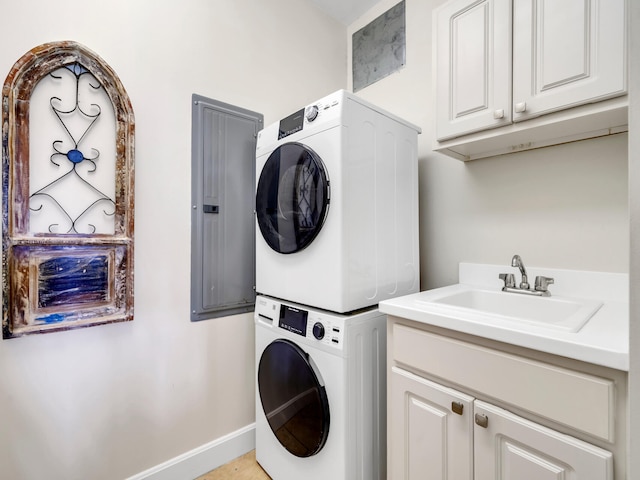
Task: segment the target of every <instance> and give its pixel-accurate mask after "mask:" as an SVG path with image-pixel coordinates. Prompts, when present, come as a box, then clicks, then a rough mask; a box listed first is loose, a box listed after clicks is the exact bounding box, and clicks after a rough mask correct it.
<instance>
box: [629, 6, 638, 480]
mask: <svg viewBox="0 0 640 480" xmlns="http://www.w3.org/2000/svg"><path fill="white" fill-rule="evenodd" d="M639 22H640V2H633V1H632V2H629V25H638V23H639ZM629 37H630V38H629V45H630V50H631V52H630V55H629V75H630V77H631V81H630V82H629V84H630V92H629V95H630V97H631V102H630V106H629V128H630V129H632V130H631V131H632V132H633V133H634V134H632V135H631V136H630V137H629V209H630V212H629V213H630V225H631V232H630V237H631V249H630V250H631V255H630V257H631V258H630V272H629V279H630V282H629V283H630V285H629V287H630V289H629V293H630V306H629V313H630V319H629V320H630V322H629V323H630V325H629V363H630V366H629V406H630V407H632V408H630V410H631V411H630V414H629V439H630V442H629V451H628V455H627V457H628V458H629V467H628V471H629V478H638V477H639V476H640V408H639V407H638V406H639V405H640V136H638V134H637V133H636V132H638V129H640V82H638V79H640V30H638V29H637V28H631V31H630V35H629Z"/></svg>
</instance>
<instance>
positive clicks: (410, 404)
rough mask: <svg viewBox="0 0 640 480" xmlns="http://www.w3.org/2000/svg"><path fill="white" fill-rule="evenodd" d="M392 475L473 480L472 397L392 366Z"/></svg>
mask: <svg viewBox="0 0 640 480" xmlns="http://www.w3.org/2000/svg"><path fill="white" fill-rule="evenodd" d="M388 384H389V398H388V405H389V407H390V408H389V413H388V418H389V426H388V429H387V432H388V435H389V441H388V442H387V452H388V455H389V462H387V463H388V466H387V468H388V470H387V472H388V473H387V477H388V478H389V479H405V480H411V479H416V480H417V479H424V478H438V479H442V480H463V479H464V480H471V479H473V397H471V396H469V395H465V394H464V393H460V392H458V391H456V390H453V389H451V388H447V387H444V386H442V385H439V384H437V383H434V382H431V381H429V380H426V379H424V378H421V377H419V376H417V375H414V374H412V373H410V372H407V371H405V370H402V369H400V368H395V367H394V368H392V369H391V374H390V376H389V380H388Z"/></svg>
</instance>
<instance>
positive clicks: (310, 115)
mask: <svg viewBox="0 0 640 480" xmlns="http://www.w3.org/2000/svg"><path fill="white" fill-rule="evenodd" d="M304 115H305V117H306V118H307V121H308V122H313V121H314V120H315V119H316V118H318V106H317V105H311V106H309V107H307V110H306V111H305V113H304Z"/></svg>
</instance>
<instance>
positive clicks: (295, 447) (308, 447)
mask: <svg viewBox="0 0 640 480" xmlns="http://www.w3.org/2000/svg"><path fill="white" fill-rule="evenodd" d="M258 391H259V393H260V401H261V403H262V409H263V410H264V414H265V416H266V418H267V422H268V423H269V426H270V427H271V430H272V431H273V433H274V435H275V436H276V438H277V439H278V441H279V442H280V443H281V444H282V446H283V447H285V448H286V449H287V450H288V451H289V452H290V453H292V454H293V455H295V456H297V457H310V456H312V455H315V454H316V453H318V452H319V451H320V450H322V447H323V446H324V444H325V442H326V441H327V436H328V435H329V423H330V422H329V402H328V400H327V392H326V390H325V388H324V385H322V384H321V379H319V378H318V375H316V372H315V369H314V368H313V366H312V364H311V360H310V359H309V355H308V354H307V353H305V352H304V351H303V350H302V349H301V348H300V347H299V346H298V345H296V344H295V343H293V342H290V341H288V340H284V339H278V340H275V341H273V342H271V343H270V344H269V345H268V346H267V347H266V348H265V349H264V351H263V352H262V356H261V358H260V363H259V365H258Z"/></svg>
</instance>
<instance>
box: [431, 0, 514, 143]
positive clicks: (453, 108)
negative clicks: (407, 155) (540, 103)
mask: <svg viewBox="0 0 640 480" xmlns="http://www.w3.org/2000/svg"><path fill="white" fill-rule="evenodd" d="M433 15H434V16H433V18H434V20H433V22H434V30H435V37H434V38H435V39H436V42H435V43H436V45H435V49H434V55H435V83H436V136H437V138H438V140H443V139H448V138H454V137H457V136H460V135H464V134H467V133H471V132H476V131H479V130H486V129H488V128H494V127H499V126H502V125H508V124H509V123H511V0H452V1H450V2H448V3H446V4H445V5H443V6H442V7H440V8H439V9H437V10H436V11H434V14H433Z"/></svg>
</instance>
